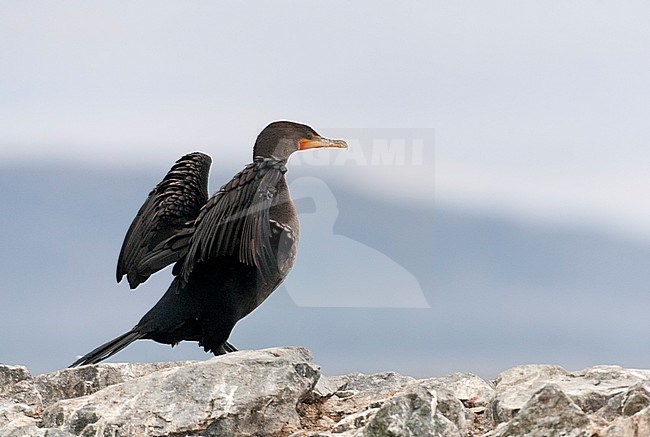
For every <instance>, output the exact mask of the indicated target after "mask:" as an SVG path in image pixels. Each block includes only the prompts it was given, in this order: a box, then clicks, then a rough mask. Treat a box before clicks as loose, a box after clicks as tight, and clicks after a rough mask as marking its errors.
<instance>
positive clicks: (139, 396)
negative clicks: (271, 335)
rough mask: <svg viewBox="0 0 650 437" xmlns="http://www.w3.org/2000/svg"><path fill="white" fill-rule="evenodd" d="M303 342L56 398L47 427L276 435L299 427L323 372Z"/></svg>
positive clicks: (153, 433) (144, 433) (93, 431)
mask: <svg viewBox="0 0 650 437" xmlns="http://www.w3.org/2000/svg"><path fill="white" fill-rule="evenodd" d="M310 360H311V354H310V353H309V352H308V351H307V350H305V349H300V348H293V349H292V348H280V349H269V350H263V351H242V352H239V353H237V354H229V355H224V356H220V357H215V358H212V359H210V360H207V361H204V362H199V363H194V364H188V365H186V366H180V367H173V368H169V369H165V370H159V371H157V372H154V373H150V374H149V375H146V376H143V377H141V378H138V379H135V380H133V381H129V382H128V383H121V384H116V385H111V386H109V387H107V388H104V389H103V390H100V391H98V392H96V393H94V394H91V395H89V396H84V397H81V398H77V399H68V400H63V401H59V402H57V403H56V404H54V405H52V406H51V407H49V408H47V409H46V410H45V412H44V414H43V425H44V426H46V427H53V428H54V427H58V428H60V429H63V430H65V431H68V432H71V433H73V434H75V435H83V436H92V435H129V436H166V435H187V434H193V433H194V434H199V433H200V434H202V435H259V434H264V435H274V434H279V433H281V432H288V431H289V430H296V429H299V428H300V417H299V416H298V413H297V411H296V405H297V404H298V402H299V400H301V399H302V398H303V397H305V396H306V394H307V393H308V392H309V391H310V390H311V389H312V388H313V387H314V386H315V384H316V382H317V380H318V377H319V371H318V370H317V369H316V368H315V367H314V366H313V365H312V364H311V363H310Z"/></svg>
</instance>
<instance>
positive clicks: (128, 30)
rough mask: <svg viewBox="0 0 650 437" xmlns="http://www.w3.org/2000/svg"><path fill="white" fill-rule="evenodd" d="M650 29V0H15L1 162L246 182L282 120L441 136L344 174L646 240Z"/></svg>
mask: <svg viewBox="0 0 650 437" xmlns="http://www.w3.org/2000/svg"><path fill="white" fill-rule="evenodd" d="M649 16H650V4H648V3H646V2H586V1H584V2H580V1H575V2H497V1H492V2H420V3H418V4H413V3H409V4H405V3H403V2H377V1H373V2H331V1H327V2H325V1H321V2H309V3H307V2H298V1H294V2H287V1H283V2H282V1H280V2H279V1H275V2H260V1H257V2H229V3H219V2H213V1H194V2H190V3H188V2H170V1H155V2H153V1H138V2H126V1H113V2H101V3H99V2H88V1H83V2H81V1H79V2H74V1H70V2H57V3H56V5H54V4H53V3H44V2H3V3H2V8H1V12H0V65H2V67H1V68H0V163H2V164H7V165H11V164H12V163H15V162H21V163H25V162H35V161H39V162H44V163H48V164H52V163H57V162H59V163H60V162H75V163H83V164H84V165H91V166H107V165H110V166H119V167H125V166H133V165H146V166H150V167H154V168H158V166H160V167H161V168H162V171H164V170H166V168H168V166H169V164H170V163H171V162H173V161H174V160H175V159H176V158H178V157H179V156H180V155H181V154H183V153H186V152H188V151H191V150H196V149H201V150H204V151H206V152H209V153H210V154H212V155H213V156H214V157H215V162H216V163H218V164H219V165H226V164H224V163H226V162H227V163H228V164H227V166H228V169H229V171H230V169H231V168H232V170H233V171H232V172H234V171H236V170H238V167H241V165H242V164H243V163H245V162H247V161H248V160H249V159H250V153H251V152H250V151H251V145H252V143H253V141H254V138H255V136H256V135H257V133H258V132H259V130H260V129H261V128H263V127H264V126H265V125H266V124H267V123H268V122H270V121H273V120H276V119H292V120H297V121H301V122H305V123H308V124H310V125H312V126H313V127H314V128H316V129H317V130H318V131H320V132H321V133H322V134H323V135H324V136H336V134H337V133H339V132H343V133H346V132H347V133H348V134H349V135H352V136H359V137H365V138H374V137H382V135H383V134H382V131H381V130H376V129H375V128H419V129H428V130H429V131H432V132H435V135H434V137H435V141H429V140H427V141H425V143H424V144H425V147H426V148H427V150H428V151H430V149H432V148H434V147H435V155H434V156H435V161H433V160H427V161H426V162H424V165H420V166H415V167H414V166H410V167H409V166H406V167H408V168H400V167H399V166H395V167H394V168H392V169H391V170H390V171H386V169H385V168H381V166H372V165H366V166H361V165H360V166H358V167H359V168H358V169H357V170H355V171H354V172H350V171H339V172H338V173H337V177H341V178H343V179H344V180H345V181H349V182H350V183H353V184H354V185H355V186H358V187H359V188H360V189H363V190H375V192H377V193H386V192H387V193H388V194H390V195H400V192H402V193H403V192H405V191H407V190H409V191H410V192H411V194H410V195H412V196H415V197H417V198H419V199H420V201H425V202H428V201H431V200H432V197H433V192H434V189H435V194H436V196H437V198H438V199H440V200H443V201H447V202H453V203H456V204H458V205H461V206H464V207H468V208H483V209H485V208H488V209H492V210H495V211H501V212H503V213H505V214H515V215H519V216H522V217H525V218H527V219H534V220H537V221H552V222H561V223H567V222H569V223H572V224H575V223H580V224H581V225H585V226H590V227H591V226H596V227H599V228H601V229H604V230H606V231H611V232H616V233H622V234H626V235H628V236H630V237H633V238H641V239H648V240H650V220H649V218H650V201H648V199H650V171H649V168H650V147H648V145H649V143H650V141H649V140H650V124H649V123H648V120H650V79H648V72H649V71H650V45H649V44H648V41H650V26H648V17H649ZM346 128H348V130H346ZM349 128H351V129H352V130H350V129H349ZM351 132H352V133H351ZM406 137H407V138H406V140H407V141H411V140H412V139H413V138H415V137H417V135H413V136H409V135H408V134H406ZM409 144H410V143H409ZM429 156H432V155H429ZM217 157H218V158H217ZM434 170H435V171H434ZM232 172H231V173H232ZM432 173H435V179H433V177H432V176H431V174H432ZM416 186H419V187H422V188H421V189H415V187H416ZM214 188H215V187H214V186H213V189H214ZM387 188H392V189H391V190H387Z"/></svg>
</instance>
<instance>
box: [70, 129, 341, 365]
mask: <svg viewBox="0 0 650 437" xmlns="http://www.w3.org/2000/svg"><path fill="white" fill-rule="evenodd" d="M321 147H339V148H347V144H346V143H345V142H344V141H341V140H328V139H326V138H322V137H321V136H320V135H318V134H317V133H316V131H314V129H312V128H311V127H309V126H306V125H304V124H298V123H293V122H289V121H277V122H274V123H271V124H269V125H268V126H267V127H266V128H264V130H262V132H261V133H260V134H259V136H258V137H257V140H256V141H255V146H254V148H253V156H254V159H253V162H252V163H250V164H248V165H247V166H246V167H245V168H244V169H243V170H242V171H241V172H239V173H237V174H236V175H235V176H234V177H233V178H232V179H231V180H230V182H228V183H227V184H225V185H224V186H223V187H221V189H220V190H219V191H218V192H217V193H215V194H214V195H213V196H212V197H211V198H209V199H208V172H209V169H210V164H211V161H212V160H211V158H210V157H209V156H208V155H205V154H203V153H200V152H195V153H190V154H188V155H185V156H183V157H182V158H181V159H179V160H178V161H176V164H174V166H173V167H172V168H171V170H170V171H169V172H168V173H167V175H166V176H165V178H164V179H163V180H162V181H161V182H160V183H159V184H158V185H157V186H156V187H155V188H154V189H153V190H152V191H151V192H150V193H149V196H148V197H147V200H146V201H145V202H144V205H142V207H141V208H140V210H139V211H138V214H137V215H136V217H135V219H134V220H133V223H131V227H130V228H129V230H128V232H127V234H126V237H125V239H124V243H123V245H122V250H121V252H120V256H119V259H118V263H117V281H118V282H119V281H121V280H122V278H123V277H124V276H125V275H126V277H127V279H128V282H129V284H130V286H131V288H136V287H137V286H138V285H140V284H141V283H143V282H145V281H146V280H147V279H148V278H149V276H151V275H152V274H153V273H155V272H157V271H158V270H160V269H162V268H164V267H166V266H168V265H170V264H174V267H173V270H172V272H173V274H174V276H175V277H174V280H173V281H172V283H171V285H170V286H169V289H168V290H167V292H166V293H165V295H164V296H163V297H162V298H161V299H160V300H159V301H158V303H157V304H156V305H155V306H154V307H153V308H151V310H149V312H147V314H145V315H144V317H142V319H141V320H140V321H139V322H138V324H137V325H135V326H134V327H133V328H132V329H131V330H130V331H128V332H126V333H125V334H122V335H120V336H119V337H117V338H115V339H114V340H111V341H109V342H108V343H105V344H103V345H101V346H99V347H98V348H96V349H94V350H93V351H91V352H89V353H87V354H86V355H84V356H83V357H81V358H79V359H78V360H77V361H75V362H74V363H73V364H72V365H71V366H70V367H75V366H80V365H84V364H93V363H98V362H100V361H102V360H105V359H106V358H108V357H110V356H112V355H114V354H115V353H117V352H119V351H120V350H122V349H124V348H125V347H126V346H128V345H129V344H131V343H132V342H134V341H135V340H138V339H141V338H143V339H151V340H154V341H157V342H159V343H165V344H171V345H175V344H177V343H179V342H181V341H183V340H187V341H198V342H199V345H200V346H203V348H204V349H205V351H206V352H212V353H214V354H215V355H220V354H224V353H227V352H232V351H235V350H236V349H235V348H234V347H233V346H232V345H231V344H230V343H228V341H227V340H228V337H229V336H230V332H231V331H232V329H233V327H234V326H235V324H236V323H237V321H239V320H240V319H241V318H243V317H244V316H246V315H247V314H249V313H250V312H251V311H253V310H254V309H255V308H256V307H257V306H259V305H260V304H261V303H262V302H263V301H264V299H266V298H267V297H268V296H269V295H270V294H271V292H273V290H275V289H276V288H277V287H278V286H279V285H280V283H281V282H282V281H283V279H284V278H285V277H286V275H287V274H288V273H289V270H290V269H291V266H292V265H293V261H294V258H295V254H296V246H297V243H298V217H297V216H296V210H295V207H294V205H293V202H292V200H291V197H290V196H289V191H288V189H287V183H286V180H285V178H284V174H285V172H286V171H287V168H286V167H285V165H286V163H287V160H288V159H289V156H290V155H291V154H292V153H293V152H295V151H297V150H305V149H312V148H321Z"/></svg>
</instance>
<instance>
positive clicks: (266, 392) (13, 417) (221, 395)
mask: <svg viewBox="0 0 650 437" xmlns="http://www.w3.org/2000/svg"><path fill="white" fill-rule="evenodd" d="M223 435H238V436H267V435H268V436H294V437H318V436H322V437H325V436H329V437H337V436H341V437H352V436H359V437H361V436H373V437H374V436H450V437H452V436H485V437H505V436H551V435H562V436H603V437H615V436H616V437H626V436H643V437H647V436H649V435H650V371H649V370H633V369H623V368H621V367H617V366H596V367H592V368H589V369H585V370H581V371H578V372H569V371H566V370H564V369H562V368H561V367H558V366H550V365H526V366H518V367H515V368H512V369H509V370H506V371H505V372H503V373H501V374H500V375H499V376H498V377H497V379H496V380H494V381H486V380H483V379H481V378H480V377H478V376H477V375H474V374H472V373H453V374H450V375H447V376H442V377H434V378H425V379H416V378H412V377H410V376H404V375H399V374H397V373H394V372H384V373H377V374H373V375H363V374H360V373H352V374H348V375H340V376H325V375H321V373H320V369H319V367H318V366H317V365H315V364H313V362H312V357H311V353H310V352H309V351H308V350H306V349H303V348H295V347H292V348H289V347H287V348H273V349H265V350H259V351H240V352H236V353H232V354H228V355H224V356H220V357H215V358H212V359H208V360H206V361H200V362H170V363H154V364H97V365H92V366H83V367H79V368H74V369H64V370H60V371H57V372H53V373H48V374H44V375H37V376H32V375H31V374H30V373H29V371H28V370H27V369H26V368H25V367H21V366H10V365H3V364H0V437H4V436H13V437H21V436H38V437H71V436H87V437H90V436H116V437H117V436H223Z"/></svg>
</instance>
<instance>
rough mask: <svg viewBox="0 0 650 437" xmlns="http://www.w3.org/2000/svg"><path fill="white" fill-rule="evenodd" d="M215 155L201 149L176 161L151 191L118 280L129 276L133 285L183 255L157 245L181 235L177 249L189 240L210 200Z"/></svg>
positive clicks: (124, 251) (126, 249)
mask: <svg viewBox="0 0 650 437" xmlns="http://www.w3.org/2000/svg"><path fill="white" fill-rule="evenodd" d="M211 163H212V159H211V158H210V157H209V156H208V155H206V154H204V153H200V152H194V153H190V154H188V155H185V156H183V157H182V158H181V159H179V160H178V161H176V163H175V164H174V166H173V167H172V168H171V170H169V172H168V173H167V175H166V176H165V178H164V179H163V180H162V181H161V182H160V183H159V184H158V185H156V187H155V188H154V189H153V190H152V191H151V192H150V193H149V197H147V200H146V201H145V202H144V204H143V205H142V207H141V208H140V210H139V211H138V214H137V215H136V216H135V219H133V223H131V226H130V227H129V230H128V232H127V233H126V237H125V238H124V243H123V244H122V250H121V251H120V256H119V258H118V261H117V282H120V281H121V280H122V277H123V276H124V275H126V276H127V279H128V281H129V285H130V286H131V288H136V287H137V286H138V285H140V284H141V283H143V282H144V281H146V280H147V279H148V278H149V276H151V275H152V274H153V273H155V272H156V271H158V270H160V269H162V268H164V267H165V266H167V265H169V264H172V263H174V262H176V261H178V259H180V258H181V257H182V256H183V254H184V251H183V250H176V251H173V252H169V251H168V252H166V253H165V257H161V256H159V255H158V254H157V251H156V250H155V249H156V247H157V246H158V245H159V244H160V243H162V242H164V241H165V240H168V239H170V237H173V236H178V237H177V238H176V242H175V249H179V248H182V247H183V246H186V245H187V243H189V236H190V235H191V232H190V229H191V226H190V225H189V224H188V222H192V221H193V220H194V219H196V217H197V216H198V214H199V211H200V209H201V208H202V207H203V206H204V205H205V203H206V202H207V200H208V173H209V171H210V164H211Z"/></svg>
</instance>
